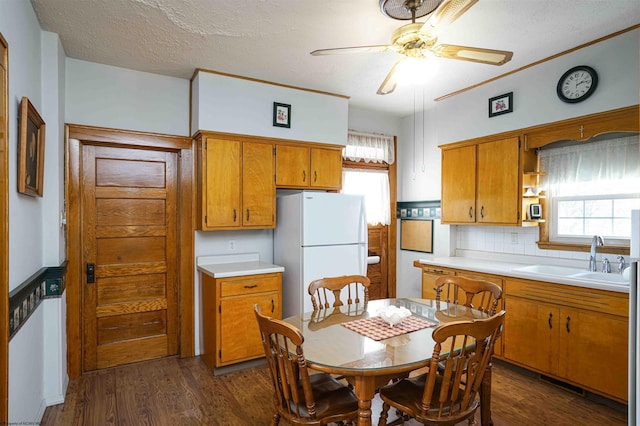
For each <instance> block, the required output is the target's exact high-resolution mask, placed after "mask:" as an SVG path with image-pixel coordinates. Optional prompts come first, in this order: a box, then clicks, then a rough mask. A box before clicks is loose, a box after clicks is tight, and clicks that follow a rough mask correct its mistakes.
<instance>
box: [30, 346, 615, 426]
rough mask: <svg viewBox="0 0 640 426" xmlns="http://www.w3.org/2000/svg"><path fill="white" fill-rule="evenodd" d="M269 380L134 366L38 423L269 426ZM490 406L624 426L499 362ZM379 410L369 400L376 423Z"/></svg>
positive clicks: (89, 381)
mask: <svg viewBox="0 0 640 426" xmlns="http://www.w3.org/2000/svg"><path fill="white" fill-rule="evenodd" d="M269 380H270V379H269V376H268V375H267V371H266V367H264V366H258V367H252V368H247V369H244V370H239V371H234V372H230V373H228V374H224V375H222V376H214V375H213V374H212V373H211V372H210V371H209V370H208V369H207V367H206V365H205V364H204V362H203V361H202V360H201V359H200V358H199V357H195V358H187V359H178V358H166V359H161V360H157V361H149V362H144V363H139V364H132V365H129V366H125V367H118V368H112V369H108V370H102V371H98V372H94V373H90V374H86V375H84V376H82V377H80V378H79V379H74V380H72V381H71V382H70V383H69V388H68V390H67V396H66V400H65V403H64V404H60V405H56V406H52V407H48V408H47V410H46V411H45V414H44V418H43V421H42V424H43V425H49V426H53V425H60V426H68V425H91V426H93V425H100V426H102V425H119V426H125V425H136V426H138V425H172V426H173V425H225V426H227V425H241V426H243V425H247V426H254V425H268V424H269V420H270V419H271V416H272V414H273V409H272V396H271V383H270V381H269ZM605 402H606V401H605ZM492 404H493V406H492V415H493V420H494V423H495V425H496V426H503V425H517V426H528V425H553V426H560V425H567V426H569V425H571V426H573V425H581V426H586V425H593V426H604V425H606V426H613V425H626V424H627V414H626V410H625V409H626V407H624V406H620V405H616V404H613V406H611V404H602V403H600V402H594V401H592V400H591V399H587V398H584V397H582V396H580V395H577V394H575V393H573V392H570V391H567V390H565V389H563V388H560V387H557V386H555V385H552V384H549V383H547V382H544V381H541V380H539V379H537V378H536V377H535V376H534V375H532V374H529V373H528V372H524V371H522V370H519V369H514V368H511V367H510V366H508V365H507V364H501V363H497V364H496V365H495V367H494V374H493V398H492ZM380 405H381V404H380V401H379V400H377V399H376V400H374V408H373V411H374V417H375V419H377V417H378V414H379V412H380ZM476 415H477V416H478V417H479V413H478V414H476ZM280 424H282V425H285V424H286V422H284V421H282V422H281V423H280ZM406 424H408V425H409V424H410V425H413V424H416V423H414V422H408V423H406ZM464 424H466V423H464Z"/></svg>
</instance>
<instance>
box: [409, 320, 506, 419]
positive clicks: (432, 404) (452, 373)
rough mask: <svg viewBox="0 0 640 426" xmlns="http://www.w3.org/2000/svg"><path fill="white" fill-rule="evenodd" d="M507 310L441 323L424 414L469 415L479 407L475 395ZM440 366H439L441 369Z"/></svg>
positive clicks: (427, 384)
mask: <svg viewBox="0 0 640 426" xmlns="http://www.w3.org/2000/svg"><path fill="white" fill-rule="evenodd" d="M504 315H505V311H504V310H503V311H500V312H499V313H497V314H496V315H494V316H492V317H490V318H487V319H479V320H472V321H458V322H451V323H446V324H442V325H440V326H438V327H436V328H435V329H434V330H433V333H432V336H433V340H434V341H435V342H436V345H435V347H434V350H433V356H432V358H431V362H430V366H429V372H428V373H427V377H426V384H425V388H424V393H423V395H422V413H421V414H422V416H426V417H431V418H434V417H435V418H441V417H449V418H450V420H452V422H451V423H447V424H454V423H457V422H458V420H456V419H464V418H467V417H468V415H469V414H470V413H471V412H473V411H475V410H476V409H477V407H478V402H477V399H476V395H477V393H478V391H479V389H480V385H481V383H482V378H483V376H484V374H485V371H486V369H487V366H488V365H489V362H490V361H491V355H492V353H493V345H494V344H495V342H496V339H498V337H500V335H501V334H502V329H503V325H504ZM438 367H440V368H438Z"/></svg>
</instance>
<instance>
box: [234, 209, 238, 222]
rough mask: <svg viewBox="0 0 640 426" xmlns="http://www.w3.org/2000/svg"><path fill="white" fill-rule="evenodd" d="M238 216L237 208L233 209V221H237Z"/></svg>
mask: <svg viewBox="0 0 640 426" xmlns="http://www.w3.org/2000/svg"><path fill="white" fill-rule="evenodd" d="M236 216H237V213H236V209H233V221H234V222H235V221H236Z"/></svg>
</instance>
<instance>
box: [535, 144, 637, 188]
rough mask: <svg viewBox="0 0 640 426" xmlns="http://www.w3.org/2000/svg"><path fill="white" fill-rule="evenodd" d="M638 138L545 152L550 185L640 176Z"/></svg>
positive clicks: (543, 157)
mask: <svg viewBox="0 0 640 426" xmlns="http://www.w3.org/2000/svg"><path fill="white" fill-rule="evenodd" d="M638 152H639V149H638V135H633V136H626V137H620V138H616V139H608V140H602V141H598V142H589V143H584V142H582V143H580V144H576V145H570V146H564V147H561V148H549V149H542V150H541V151H540V152H539V153H538V155H539V156H540V166H541V167H540V168H541V170H543V171H545V172H546V173H547V179H548V181H547V182H548V184H549V185H554V184H555V185H563V184H568V183H573V182H596V181H613V180H619V179H629V178H638V177H640V162H639V160H638V157H639V155H638Z"/></svg>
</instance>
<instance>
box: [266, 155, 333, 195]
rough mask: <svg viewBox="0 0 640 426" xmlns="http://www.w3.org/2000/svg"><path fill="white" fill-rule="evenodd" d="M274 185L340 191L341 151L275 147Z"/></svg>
mask: <svg viewBox="0 0 640 426" xmlns="http://www.w3.org/2000/svg"><path fill="white" fill-rule="evenodd" d="M276 186H277V187H278V188H314V189H340V188H341V187H342V149H341V148H340V147H335V148H333V147H331V148H325V147H310V146H302V145H286V144H277V145H276Z"/></svg>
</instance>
